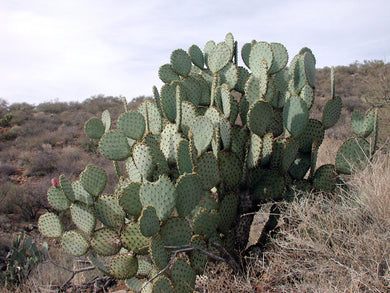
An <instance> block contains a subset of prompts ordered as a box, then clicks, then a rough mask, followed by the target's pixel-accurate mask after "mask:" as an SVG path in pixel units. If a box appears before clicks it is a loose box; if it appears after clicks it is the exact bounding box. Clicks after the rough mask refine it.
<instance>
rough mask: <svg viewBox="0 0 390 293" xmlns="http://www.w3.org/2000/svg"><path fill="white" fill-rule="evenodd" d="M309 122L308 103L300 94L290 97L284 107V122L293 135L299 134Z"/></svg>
mask: <svg viewBox="0 0 390 293" xmlns="http://www.w3.org/2000/svg"><path fill="white" fill-rule="evenodd" d="M308 122H309V111H308V109H307V105H306V103H305V102H304V101H303V100H302V99H301V98H299V97H298V96H292V97H291V98H289V99H288V100H287V102H286V104H285V105H284V108H283V124H284V126H285V127H286V128H287V130H288V132H290V133H291V135H292V136H295V137H296V136H299V135H300V134H302V133H303V132H304V131H305V128H306V126H307V123H308Z"/></svg>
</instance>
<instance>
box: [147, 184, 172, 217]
mask: <svg viewBox="0 0 390 293" xmlns="http://www.w3.org/2000/svg"><path fill="white" fill-rule="evenodd" d="M140 200H141V203H142V206H144V207H146V206H149V205H151V206H153V207H154V208H155V209H156V212H157V216H158V218H159V219H160V221H165V220H166V219H168V217H169V215H170V214H171V212H172V210H173V208H174V206H175V201H176V189H175V186H174V185H173V183H172V182H171V180H170V179H169V178H167V177H165V176H161V177H160V178H159V179H158V180H157V181H156V182H144V184H143V185H142V186H141V189H140Z"/></svg>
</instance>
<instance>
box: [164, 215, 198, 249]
mask: <svg viewBox="0 0 390 293" xmlns="http://www.w3.org/2000/svg"><path fill="white" fill-rule="evenodd" d="M191 232H192V230H191V227H190V223H189V222H188V221H187V220H186V219H185V218H182V217H173V218H170V219H168V220H167V221H166V222H165V223H164V225H162V226H161V230H160V235H161V238H162V240H163V242H164V244H165V245H166V246H182V245H189V244H190V241H191V236H192V233H191Z"/></svg>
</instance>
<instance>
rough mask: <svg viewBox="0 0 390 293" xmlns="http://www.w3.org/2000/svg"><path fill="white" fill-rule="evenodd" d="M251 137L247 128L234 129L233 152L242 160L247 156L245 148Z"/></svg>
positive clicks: (237, 127) (236, 127)
mask: <svg viewBox="0 0 390 293" xmlns="http://www.w3.org/2000/svg"><path fill="white" fill-rule="evenodd" d="M248 137H249V132H248V130H247V129H245V128H241V127H239V126H235V127H233V128H232V139H231V140H232V143H231V150H232V152H233V153H235V154H236V155H237V157H239V158H240V159H241V160H243V159H244V156H245V146H246V144H247V141H248Z"/></svg>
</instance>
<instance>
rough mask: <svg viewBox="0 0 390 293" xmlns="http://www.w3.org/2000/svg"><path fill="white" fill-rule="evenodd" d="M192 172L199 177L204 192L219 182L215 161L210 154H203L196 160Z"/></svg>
mask: <svg viewBox="0 0 390 293" xmlns="http://www.w3.org/2000/svg"><path fill="white" fill-rule="evenodd" d="M194 172H195V173H197V174H198V175H199V177H200V180H201V181H202V184H203V189H204V190H210V189H211V188H213V187H214V186H216V185H217V184H218V183H219V182H220V180H221V178H220V175H219V169H218V163H217V159H216V158H215V156H214V154H213V153H212V152H207V153H204V154H202V155H201V156H200V157H199V158H198V161H197V164H196V165H195V166H194Z"/></svg>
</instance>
